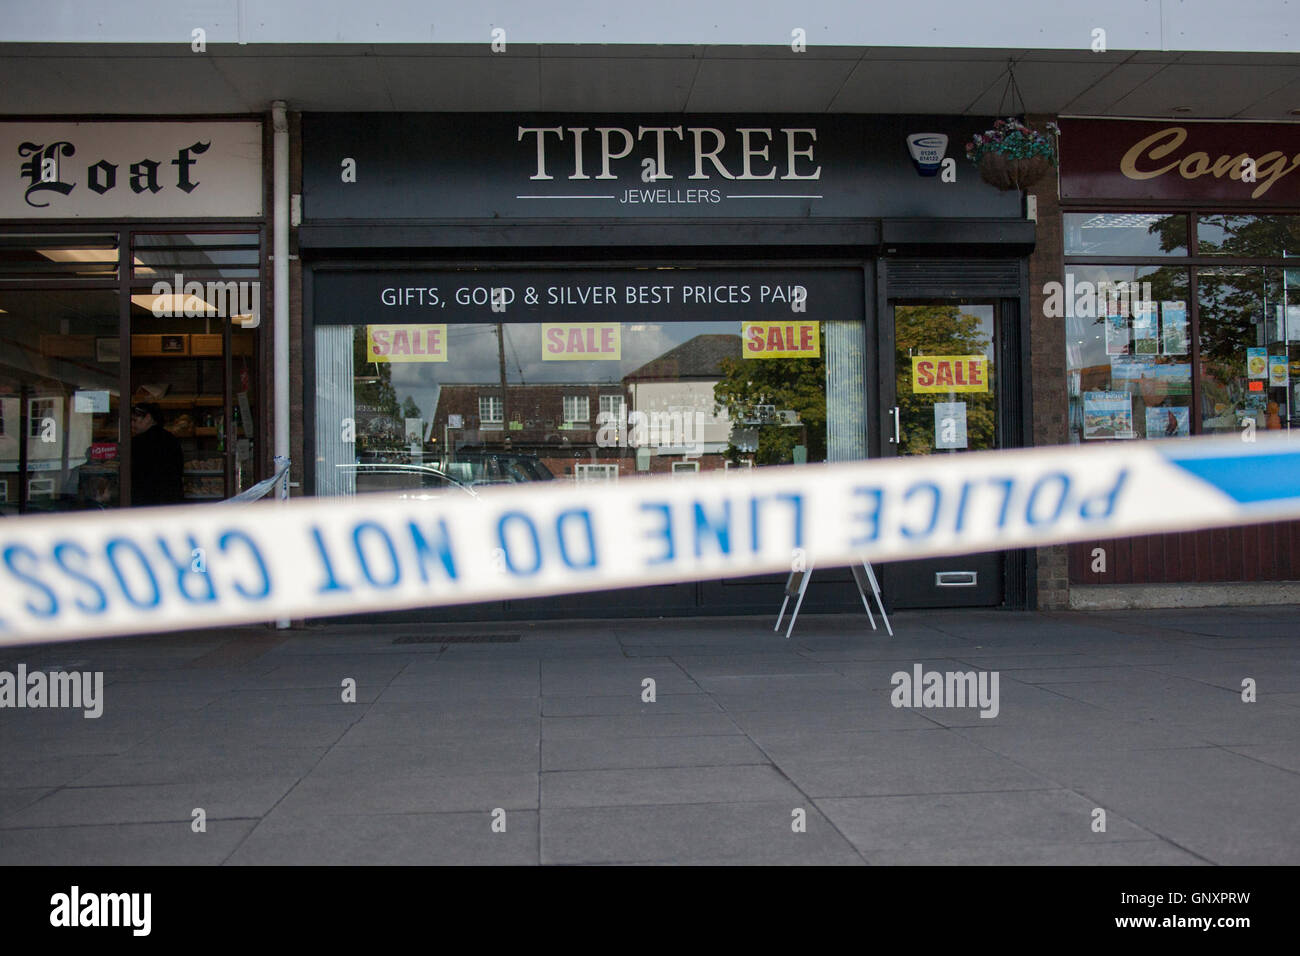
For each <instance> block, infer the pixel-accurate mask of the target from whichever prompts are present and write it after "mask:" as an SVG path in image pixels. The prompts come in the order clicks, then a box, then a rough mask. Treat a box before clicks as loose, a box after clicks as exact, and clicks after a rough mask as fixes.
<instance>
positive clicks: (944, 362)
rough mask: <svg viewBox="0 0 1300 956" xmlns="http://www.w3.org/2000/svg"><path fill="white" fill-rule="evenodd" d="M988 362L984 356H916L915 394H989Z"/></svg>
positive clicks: (914, 366) (913, 372)
mask: <svg viewBox="0 0 1300 956" xmlns="http://www.w3.org/2000/svg"><path fill="white" fill-rule="evenodd" d="M988 390H989V360H988V358H987V357H985V356H983V355H913V356H912V391H913V392H987V391H988Z"/></svg>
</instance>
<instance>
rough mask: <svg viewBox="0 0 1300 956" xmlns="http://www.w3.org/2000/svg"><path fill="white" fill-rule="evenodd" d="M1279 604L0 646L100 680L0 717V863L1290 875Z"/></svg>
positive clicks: (1290, 702) (1290, 669)
mask: <svg viewBox="0 0 1300 956" xmlns="http://www.w3.org/2000/svg"><path fill="white" fill-rule="evenodd" d="M1298 610H1300V609H1297V608H1296V607H1267V608H1247V609H1243V608H1232V609H1206V610H1160V611H1113V612H1089V613H1078V612H1074V613H1055V614H1038V613H1012V612H1004V611H992V610H990V611H912V612H906V613H899V614H897V615H895V616H894V627H895V636H894V637H892V638H891V637H887V636H885V635H884V634H883V632H873V631H872V630H871V629H870V627H869V625H868V624H867V621H866V619H865V616H856V615H833V616H824V615H805V616H803V617H802V618H801V619H800V620H799V623H798V626H797V627H796V629H795V633H794V636H793V637H792V638H791V639H789V640H786V639H785V638H783V637H782V636H780V635H778V634H774V633H773V631H772V623H773V616H772V615H764V616H761V617H759V616H754V617H731V618H690V619H667V620H664V619H659V620H635V621H630V620H613V621H541V622H507V623H500V622H498V623H493V624H439V625H429V626H419V625H413V624H393V625H373V626H369V627H356V626H349V627H343V626H309V627H306V628H302V629H295V630H290V631H278V632H277V631H273V630H269V629H266V628H260V627H253V628H240V629H231V630H225V631H198V632H193V633H186V634H171V635H162V636H151V637H137V638H126V639H110V640H103V641H87V642H79V643H75V644H59V645H49V646H42V647H31V648H5V649H3V650H2V651H0V670H5V671H10V672H15V671H16V669H17V666H18V664H20V663H21V664H25V665H26V667H27V669H28V672H29V673H30V672H33V671H44V672H49V671H59V670H64V671H67V670H78V671H102V672H103V673H104V683H105V688H104V712H103V716H101V717H99V718H98V719H87V718H85V717H83V716H82V712H81V711H80V710H57V709H26V708H24V709H11V708H3V709H0V755H2V756H0V863H5V864H67V865H92V864H154V863H169V864H170V863H181V864H267V863H270V864H317V863H326V864H328V863H341V864H385V863H402V864H474V863H483V864H497V863H502V864H538V863H547V864H551V863H566V864H596V863H608V864H841V863H843V864H858V865H861V864H1090V865H1091V864H1101V865H1109V864H1149V865H1171V864H1188V865H1214V864H1251V863H1261V864H1296V863H1300V817H1297V815H1296V813H1295V807H1296V806H1297V805H1298V804H1300V628H1298V627H1297V622H1298V621H1300V615H1298V614H1297V611H1298ZM412 639H415V640H412ZM916 664H919V665H921V667H922V670H923V671H924V672H929V671H938V672H940V673H949V672H952V673H965V672H976V673H979V672H985V673H988V674H991V673H992V672H997V674H998V678H999V683H998V712H997V715H996V716H994V717H982V716H981V711H980V709H979V708H978V707H972V706H965V707H963V706H953V705H955V704H957V703H959V701H953V700H948V701H932V702H933V703H947V704H949V705H950V706H923V707H911V706H905V707H898V706H895V701H894V699H893V695H894V692H895V688H894V677H893V675H894V674H896V673H898V672H904V673H907V674H909V675H910V674H911V673H912V670H913V666H914V665H916ZM349 679H350V680H352V681H355V701H345V700H344V699H343V698H344V694H345V690H344V684H345V681H347V680H349ZM651 680H652V681H653V682H654V683H653V689H654V700H653V701H648V700H645V699H643V697H646V696H649V694H648V692H647V690H646V688H647V687H648V686H649V685H648V681H651ZM1250 681H1253V682H1254V688H1255V697H1256V699H1255V700H1254V701H1253V702H1247V701H1245V700H1243V699H1242V698H1243V682H1250ZM909 703H910V701H909ZM196 811H201V814H197V813H196ZM1103 814H1104V829H1103V828H1102V826H1101V823H1102V820H1103ZM199 816H201V817H202V826H200V825H199V824H198V823H197V822H196V819H197V817H199Z"/></svg>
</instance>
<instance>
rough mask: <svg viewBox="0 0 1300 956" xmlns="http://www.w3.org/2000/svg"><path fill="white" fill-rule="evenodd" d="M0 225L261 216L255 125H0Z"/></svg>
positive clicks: (259, 135) (258, 142) (259, 148)
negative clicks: (3, 182) (0, 170)
mask: <svg viewBox="0 0 1300 956" xmlns="http://www.w3.org/2000/svg"><path fill="white" fill-rule="evenodd" d="M0 151H2V152H0V155H4V156H7V157H9V159H8V162H10V163H12V164H13V165H12V167H11V168H12V175H11V176H9V177H7V179H8V182H9V183H10V185H9V186H7V187H4V188H3V189H0V218H23V219H30V218H34V217H35V218H40V217H48V218H80V217H85V218H105V217H150V218H161V217H182V216H184V217H190V216H221V217H223V218H237V217H244V216H261V215H262V125H261V124H260V123H256V122H221V121H212V122H202V123H112V122H104V123H0Z"/></svg>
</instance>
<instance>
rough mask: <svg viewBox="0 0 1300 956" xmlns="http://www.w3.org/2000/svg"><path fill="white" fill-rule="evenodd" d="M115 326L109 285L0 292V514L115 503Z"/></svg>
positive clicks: (119, 408) (118, 398)
mask: <svg viewBox="0 0 1300 956" xmlns="http://www.w3.org/2000/svg"><path fill="white" fill-rule="evenodd" d="M51 246H53V243H51ZM118 330H119V321H118V297H117V295H116V294H115V293H113V292H106V291H89V290H87V291H22V292H12V291H4V292H0V338H2V339H3V348H0V421H2V422H3V426H2V427H0V481H2V482H3V483H4V496H3V500H2V501H0V513H3V514H16V513H21V512H31V511H70V510H86V509H98V508H105V507H113V506H116V505H117V504H119V503H120V500H121V486H120V481H119V472H118V466H119V459H120V453H121V442H122V441H123V436H122V431H121V427H120V426H121V412H122V402H121V394H120V392H121V390H120V387H119V381H120V374H121V366H120V361H119V356H118V352H119V349H118V342H119V331H118Z"/></svg>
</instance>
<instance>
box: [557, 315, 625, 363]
mask: <svg viewBox="0 0 1300 956" xmlns="http://www.w3.org/2000/svg"><path fill="white" fill-rule="evenodd" d="M620 329H621V326H620V325H619V324H618V323H617V322H543V323H542V360H543V361H552V362H558V361H573V360H574V359H598V360H610V359H621V358H622V357H623V343H622V338H621V336H620V334H619V330H620Z"/></svg>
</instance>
